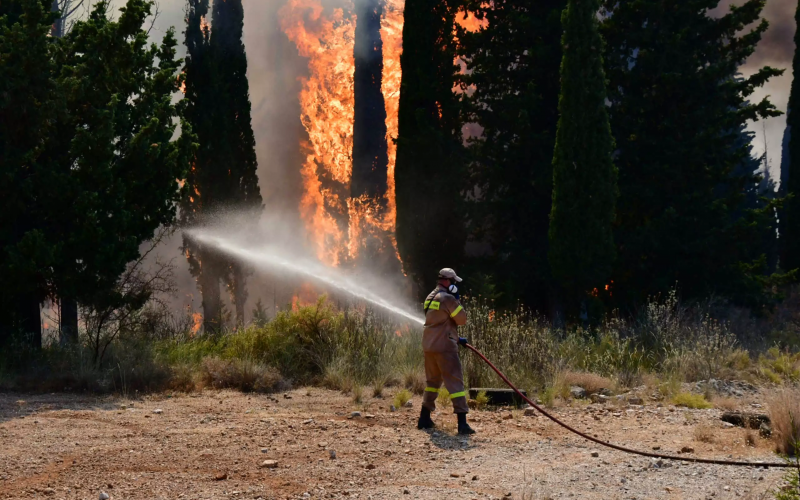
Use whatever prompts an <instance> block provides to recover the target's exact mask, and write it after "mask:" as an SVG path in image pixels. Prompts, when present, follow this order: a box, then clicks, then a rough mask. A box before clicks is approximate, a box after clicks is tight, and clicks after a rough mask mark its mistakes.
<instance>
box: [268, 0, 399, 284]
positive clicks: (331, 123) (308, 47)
mask: <svg viewBox="0 0 800 500" xmlns="http://www.w3.org/2000/svg"><path fill="white" fill-rule="evenodd" d="M353 14H355V16H354V15H353ZM280 16H281V27H282V29H283V31H284V32H285V33H286V35H287V36H288V37H289V39H290V40H292V41H293V42H294V43H295V44H296V46H297V48H298V51H299V53H300V55H301V56H303V57H306V58H308V69H309V76H308V77H307V78H303V86H302V90H301V92H300V96H299V97H300V106H301V117H300V119H301V122H302V124H303V126H304V128H305V129H306V131H307V133H308V141H306V142H304V143H303V144H302V148H303V150H304V151H305V152H306V161H305V163H304V164H303V166H302V168H301V174H302V178H303V187H304V193H303V196H302V199H301V202H300V212H301V216H302V218H303V220H304V221H305V223H306V229H307V231H308V233H309V241H310V243H311V244H312V245H313V247H314V248H313V249H314V250H315V251H316V254H317V256H318V257H319V259H320V260H322V261H323V262H325V263H327V264H329V265H332V266H340V265H352V264H354V263H356V262H358V263H359V264H362V265H363V264H367V265H368V267H371V268H372V269H373V270H376V271H380V272H383V273H390V272H392V271H395V272H397V274H398V275H399V259H398V258H397V252H396V249H395V242H394V221H395V201H394V163H395V146H394V143H393V141H392V138H393V137H394V136H395V135H396V130H397V106H398V97H399V85H400V66H399V53H400V48H401V43H402V42H401V28H402V0H359V1H358V2H356V7H355V11H353V10H351V8H350V6H349V5H347V4H345V3H342V6H341V7H339V8H333V9H324V8H323V6H322V4H321V3H320V2H319V1H318V0H290V1H289V2H287V3H286V5H285V6H284V7H283V8H282V9H281V12H280Z"/></svg>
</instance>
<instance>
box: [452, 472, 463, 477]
mask: <svg viewBox="0 0 800 500" xmlns="http://www.w3.org/2000/svg"><path fill="white" fill-rule="evenodd" d="M450 477H461V474H459V473H458V472H451V473H450Z"/></svg>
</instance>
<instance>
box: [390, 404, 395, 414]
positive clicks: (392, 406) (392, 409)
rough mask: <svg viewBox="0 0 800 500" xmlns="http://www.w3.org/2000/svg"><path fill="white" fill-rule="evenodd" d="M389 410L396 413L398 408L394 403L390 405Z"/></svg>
mask: <svg viewBox="0 0 800 500" xmlns="http://www.w3.org/2000/svg"><path fill="white" fill-rule="evenodd" d="M389 411H390V412H392V413H394V412H396V411H397V408H395V407H394V405H389Z"/></svg>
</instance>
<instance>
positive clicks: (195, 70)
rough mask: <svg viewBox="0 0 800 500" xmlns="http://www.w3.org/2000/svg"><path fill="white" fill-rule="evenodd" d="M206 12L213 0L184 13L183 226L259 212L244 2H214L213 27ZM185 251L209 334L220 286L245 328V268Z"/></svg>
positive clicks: (219, 321) (198, 1)
mask: <svg viewBox="0 0 800 500" xmlns="http://www.w3.org/2000/svg"><path fill="white" fill-rule="evenodd" d="M208 8H209V1H208V0H189V3H188V9H187V27H186V47H187V51H188V54H187V57H186V64H185V67H184V73H185V75H186V87H185V92H186V98H187V108H186V111H187V119H188V120H189V121H190V123H192V127H193V130H194V131H195V132H196V133H197V136H198V142H199V144H200V147H199V149H198V151H197V154H196V156H195V159H194V163H193V165H192V168H191V171H190V173H189V176H188V177H187V179H186V183H187V185H188V187H189V196H188V198H187V199H186V200H185V201H184V203H183V206H182V207H181V220H182V223H183V224H184V225H185V226H192V225H199V224H205V223H209V222H212V221H213V220H214V218H215V217H216V216H217V215H219V213H220V211H221V210H229V209H237V210H254V211H255V212H257V211H258V210H260V209H261V194H260V191H259V187H258V178H257V176H256V168H257V161H256V154H255V137H254V135H253V129H252V125H251V121H250V99H249V84H248V81H247V56H246V54H245V50H244V44H243V43H242V30H243V25H244V11H243V8H242V2H241V0H227V1H226V0H216V1H215V2H214V5H213V17H212V26H209V24H208V22H207V21H206V16H207V15H208ZM184 250H185V252H186V257H187V259H188V260H189V264H190V269H191V271H192V274H193V275H195V276H196V277H197V278H198V284H199V288H200V292H201V293H202V295H203V313H204V326H205V330H206V331H209V332H210V331H215V330H218V329H219V328H221V327H222V326H223V323H224V318H223V317H222V305H221V300H220V284H221V283H223V282H224V283H226V284H227V286H228V289H229V291H230V295H231V300H232V302H233V304H234V307H235V310H236V322H237V324H243V323H244V306H245V301H246V299H247V290H246V269H245V268H244V267H243V264H241V263H239V262H237V261H235V260H232V259H231V258H230V257H227V256H225V255H222V254H220V253H219V252H217V251H215V250H212V249H209V248H206V247H204V246H203V245H200V244H198V243H197V242H194V241H192V240H191V239H190V238H188V237H184Z"/></svg>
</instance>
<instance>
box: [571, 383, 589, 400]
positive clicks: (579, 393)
mask: <svg viewBox="0 0 800 500" xmlns="http://www.w3.org/2000/svg"><path fill="white" fill-rule="evenodd" d="M569 393H570V395H571V396H572V397H573V398H575V399H585V398H586V389H584V388H583V387H578V386H577V385H573V386H572V387H570V388H569Z"/></svg>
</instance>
